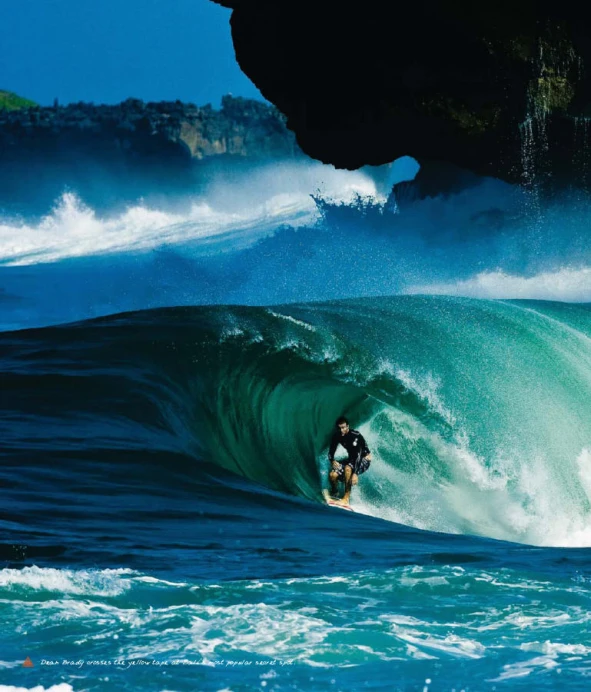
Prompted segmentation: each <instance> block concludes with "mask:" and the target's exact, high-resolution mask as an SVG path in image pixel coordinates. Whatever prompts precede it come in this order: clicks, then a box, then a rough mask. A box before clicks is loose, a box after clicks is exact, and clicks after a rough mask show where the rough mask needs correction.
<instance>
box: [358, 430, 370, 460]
mask: <svg viewBox="0 0 591 692" xmlns="http://www.w3.org/2000/svg"><path fill="white" fill-rule="evenodd" d="M359 437H360V438H361V444H362V445H363V446H362V447H361V449H362V452H361V458H362V459H369V460H370V461H371V452H370V450H369V447H368V446H367V442H366V441H365V437H363V435H361V434H360V435H359Z"/></svg>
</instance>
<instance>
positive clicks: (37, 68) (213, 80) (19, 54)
mask: <svg viewBox="0 0 591 692" xmlns="http://www.w3.org/2000/svg"><path fill="white" fill-rule="evenodd" d="M229 19H230V10H228V9H226V8H224V7H221V6H219V5H216V4H214V3H212V2H210V0H15V1H13V2H4V3H2V29H3V31H2V40H1V41H0V89H7V90H8V91H14V92H16V93H18V94H20V95H21V96H25V97H27V98H30V99H32V100H33V101H37V102H38V103H40V104H42V105H47V104H51V103H53V99H54V98H55V97H57V98H58V99H59V101H60V103H70V102H73V101H93V102H95V103H117V102H119V101H122V100H124V99H126V98H128V97H130V96H133V97H136V98H141V99H143V100H145V101H159V100H174V99H181V100H182V101H192V102H194V103H197V104H199V105H203V104H205V103H212V104H213V105H216V106H217V105H218V104H219V101H220V98H221V96H222V95H223V94H226V93H228V92H231V93H233V94H234V95H236V96H248V97H251V98H258V99H261V100H262V96H261V95H260V93H259V92H258V90H257V89H256V87H255V86H254V85H253V84H252V82H250V80H249V79H248V78H247V77H245V76H244V75H243V74H242V72H241V71H240V68H239V67H238V65H237V64H236V60H235V58H234V49H233V46H232V40H231V36H230V26H229Z"/></svg>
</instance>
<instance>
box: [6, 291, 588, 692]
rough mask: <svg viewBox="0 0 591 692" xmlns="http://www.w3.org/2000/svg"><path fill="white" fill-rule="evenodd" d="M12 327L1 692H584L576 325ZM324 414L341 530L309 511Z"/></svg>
mask: <svg viewBox="0 0 591 692" xmlns="http://www.w3.org/2000/svg"><path fill="white" fill-rule="evenodd" d="M48 290H51V289H50V288H49V289H48ZM41 299H42V298H41V297H40V298H39V300H41ZM39 305H41V303H39ZM57 309H58V308H56V310H57ZM16 314H17V313H14V312H13V313H11V316H10V320H12V322H10V324H8V322H7V323H6V324H5V330H4V331H3V332H2V333H0V378H1V391H2V396H1V397H0V407H1V409H2V412H1V415H0V454H1V464H0V484H1V488H2V512H1V515H0V560H1V561H2V569H0V617H1V622H2V624H3V627H2V629H1V630H0V652H1V656H0V659H1V660H0V689H1V690H2V691H3V692H5V691H7V690H11V689H13V686H14V687H16V688H24V689H26V690H32V689H35V690H37V691H39V692H41V690H52V691H53V692H71V691H75V692H84V691H87V690H88V691H90V690H93V691H94V690H146V691H152V690H154V691H155V692H156V691H158V692H162V691H164V690H168V691H185V690H187V691H189V690H191V691H192V690H200V691H201V690H212V691H214V690H215V691H222V690H223V691H225V692H229V691H230V690H231V691H233V692H239V691H243V690H244V691H246V690H263V689H264V690H277V691H280V690H335V692H336V691H337V690H343V691H345V690H346V691H350V690H357V689H359V690H362V689H363V690H364V689H367V690H400V691H407V690H421V691H422V692H437V691H439V690H446V691H451V690H456V692H460V691H461V690H464V691H466V692H467V691H468V690H474V691H476V690H507V691H509V690H521V689H523V690H525V689H535V690H554V689H564V688H567V689H569V690H570V689H572V690H579V689H580V690H587V689H589V686H590V685H591V656H590V654H591V548H590V547H589V546H591V306H590V305H585V304H567V303H560V302H553V301H537V300H478V299H474V298H463V297H453V296H424V295H399V296H394V297H376V296H374V297H364V298H358V297H351V298H348V299H344V300H324V301H321V302H300V303H299V302H293V303H290V304H288V305H281V304H278V305H271V306H269V305H258V306H257V305H249V306H244V305H243V306H240V305H222V304H219V305H209V306H208V305H202V306H200V307H197V306H195V305H193V306H184V307H183V306H181V307H178V306H177V307H161V308H152V309H147V310H138V311H132V312H121V311H120V312H116V313H115V314H110V315H105V316H102V317H98V318H94V319H90V320H89V319H81V320H80V321H76V322H74V323H69V324H61V325H55V324H54V325H51V324H45V325H43V326H42V325H40V324H36V323H39V322H40V321H42V311H41V310H38V311H36V312H35V311H24V312H22V313H21V317H20V319H21V323H19V324H15V319H16V317H15V315H16ZM49 321H50V320H48V322H49ZM64 321H65V320H64ZM16 327H20V328H16ZM23 327H29V328H26V329H25V328H23ZM32 327H35V328H32ZM343 412H345V413H346V414H347V415H348V417H349V418H350V420H351V423H352V425H353V426H354V427H356V428H358V429H359V430H361V432H362V433H363V434H364V436H365V437H366V440H367V441H368V444H369V446H370V448H371V450H372V453H373V462H372V464H371V467H370V469H369V471H368V472H367V473H366V474H364V475H363V476H361V480H360V483H359V486H358V487H357V488H355V490H354V493H353V497H352V506H353V507H354V509H355V513H353V512H343V511H342V510H339V509H335V508H330V507H327V506H325V505H324V504H323V502H322V495H321V491H322V488H323V487H325V485H326V474H327V467H328V462H327V459H326V452H327V446H328V442H329V438H330V435H331V433H332V430H333V425H334V420H335V418H336V417H337V416H338V415H340V414H342V413H343ZM27 657H29V659H30V662H31V664H32V666H25V667H23V662H24V661H25V659H26V658H27Z"/></svg>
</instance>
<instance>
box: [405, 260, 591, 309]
mask: <svg viewBox="0 0 591 692" xmlns="http://www.w3.org/2000/svg"><path fill="white" fill-rule="evenodd" d="M405 293H409V294H417V293H428V294H433V295H451V296H467V297H472V298H499V299H509V298H530V299H539V300H560V301H564V302H589V301H591V267H585V266H583V267H563V268H560V269H556V270H554V271H548V272H542V273H539V274H536V275H535V276H518V275H513V274H509V273H507V272H504V271H485V272H481V273H480V274H477V275H476V276H474V277H472V278H470V279H465V280H461V281H452V282H447V283H430V284H421V285H415V286H412V287H410V288H407V289H406V290H405Z"/></svg>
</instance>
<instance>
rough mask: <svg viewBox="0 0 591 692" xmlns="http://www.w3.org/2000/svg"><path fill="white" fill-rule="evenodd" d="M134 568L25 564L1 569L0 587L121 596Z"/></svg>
mask: <svg viewBox="0 0 591 692" xmlns="http://www.w3.org/2000/svg"><path fill="white" fill-rule="evenodd" d="M133 574H135V572H134V571H133V570H131V569H104V570H69V569H55V568H52V567H37V566H35V565H34V566H32V567H23V569H10V568H6V569H3V570H0V589H2V590H5V589H6V590H13V589H15V588H19V589H22V588H28V589H31V590H33V591H55V592H57V593H67V594H84V595H89V596H90V595H93V596H118V595H120V594H122V593H123V592H124V591H126V590H127V589H129V588H130V586H131V582H130V580H129V576H131V575H133Z"/></svg>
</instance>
